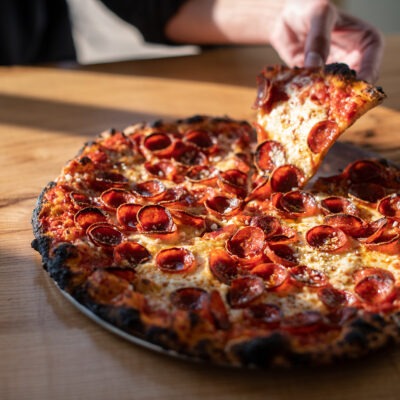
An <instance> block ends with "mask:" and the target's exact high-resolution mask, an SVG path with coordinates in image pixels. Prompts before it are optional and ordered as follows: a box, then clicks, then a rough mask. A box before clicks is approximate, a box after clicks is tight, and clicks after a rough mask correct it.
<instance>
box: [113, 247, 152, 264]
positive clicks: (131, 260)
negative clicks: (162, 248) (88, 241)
mask: <svg viewBox="0 0 400 400" xmlns="http://www.w3.org/2000/svg"><path fill="white" fill-rule="evenodd" d="M150 258H151V255H150V253H149V251H148V250H147V249H146V247H144V246H142V245H141V244H139V243H136V242H123V243H120V244H118V245H117V246H115V247H114V260H115V262H116V263H117V265H123V266H127V265H128V266H130V267H136V266H137V265H139V264H142V263H144V262H146V261H148V260H150Z"/></svg>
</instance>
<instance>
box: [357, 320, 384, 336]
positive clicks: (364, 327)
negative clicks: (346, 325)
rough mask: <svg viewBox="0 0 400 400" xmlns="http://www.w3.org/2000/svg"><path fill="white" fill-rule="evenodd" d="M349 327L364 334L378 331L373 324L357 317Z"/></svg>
mask: <svg viewBox="0 0 400 400" xmlns="http://www.w3.org/2000/svg"><path fill="white" fill-rule="evenodd" d="M350 327H351V328H354V329H356V330H359V331H360V332H362V333H363V334H364V335H366V336H367V335H370V334H373V333H376V332H378V331H379V329H378V328H376V327H375V326H374V325H372V324H370V323H369V322H367V321H365V320H364V319H361V318H357V319H355V320H354V321H353V322H352V323H351V324H350Z"/></svg>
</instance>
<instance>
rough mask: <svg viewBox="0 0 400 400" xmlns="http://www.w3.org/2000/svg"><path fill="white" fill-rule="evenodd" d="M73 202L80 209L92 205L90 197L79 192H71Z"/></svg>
mask: <svg viewBox="0 0 400 400" xmlns="http://www.w3.org/2000/svg"><path fill="white" fill-rule="evenodd" d="M69 196H70V198H71V200H72V201H73V202H74V203H75V204H76V205H77V206H80V207H85V206H90V204H91V203H92V202H91V200H90V199H89V197H88V196H86V195H85V194H83V193H79V192H71V193H70V194H69Z"/></svg>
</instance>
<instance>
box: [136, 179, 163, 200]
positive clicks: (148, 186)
mask: <svg viewBox="0 0 400 400" xmlns="http://www.w3.org/2000/svg"><path fill="white" fill-rule="evenodd" d="M165 190H166V189H165V186H164V184H163V183H162V182H161V181H159V180H156V179H154V180H150V181H145V182H140V183H137V184H136V185H135V186H134V187H133V188H132V191H133V193H134V194H135V195H137V196H140V197H143V198H145V199H151V200H154V199H160V197H161V195H162V194H164V192H165Z"/></svg>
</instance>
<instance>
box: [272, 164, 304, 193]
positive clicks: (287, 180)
mask: <svg viewBox="0 0 400 400" xmlns="http://www.w3.org/2000/svg"><path fill="white" fill-rule="evenodd" d="M303 183H304V174H303V173H302V172H301V171H300V170H299V169H298V168H297V167H295V166H294V165H282V166H281V167H278V168H276V169H275V170H274V171H273V172H272V175H271V177H270V186H271V190H272V191H273V192H290V191H291V190H293V189H295V188H298V187H301V186H303Z"/></svg>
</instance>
